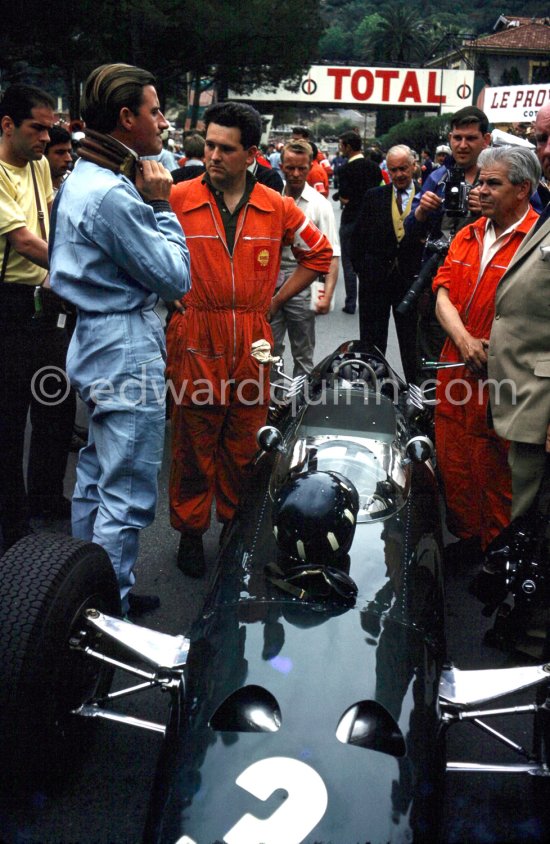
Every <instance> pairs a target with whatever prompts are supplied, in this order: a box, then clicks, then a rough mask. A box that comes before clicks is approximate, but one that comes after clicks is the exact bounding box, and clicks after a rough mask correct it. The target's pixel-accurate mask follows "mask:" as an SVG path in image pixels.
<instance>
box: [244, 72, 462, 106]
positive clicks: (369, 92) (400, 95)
mask: <svg viewBox="0 0 550 844" xmlns="http://www.w3.org/2000/svg"><path fill="white" fill-rule="evenodd" d="M473 88H474V72H473V71H472V70H442V69H433V70H424V69H422V70H421V69H419V68H405V67H352V66H348V67H346V66H344V67H343V66H341V65H338V66H330V65H313V66H312V67H311V68H310V69H309V71H308V73H307V74H306V75H305V76H303V77H302V79H301V82H300V86H299V88H298V91H289V90H288V89H287V88H279V89H278V90H277V91H265V90H263V89H261V90H257V91H254V92H252V93H251V94H249V95H246V96H241V95H238V94H235V93H233V92H230V97H231V99H239V100H247V99H248V100H254V101H256V102H261V101H271V102H274V101H279V102H281V101H287V102H302V103H311V104H314V103H331V104H334V105H342V106H354V105H372V106H379V105H392V106H403V107H404V108H412V107H414V106H421V107H426V108H438V109H439V110H440V111H441V112H451V111H457V110H458V109H459V108H462V107H463V106H466V105H471V103H472V94H473Z"/></svg>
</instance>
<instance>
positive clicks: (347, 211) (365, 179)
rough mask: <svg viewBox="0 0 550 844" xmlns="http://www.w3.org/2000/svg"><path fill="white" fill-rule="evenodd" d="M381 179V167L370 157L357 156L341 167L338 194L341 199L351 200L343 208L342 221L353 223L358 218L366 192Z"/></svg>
mask: <svg viewBox="0 0 550 844" xmlns="http://www.w3.org/2000/svg"><path fill="white" fill-rule="evenodd" d="M381 181H382V171H381V170H380V167H379V166H378V164H375V163H374V161H370V160H369V159H368V158H355V159H354V160H353V161H348V163H347V164H344V166H343V167H341V168H340V170H339V171H338V194H339V197H340V198H341V199H347V200H349V201H348V202H346V204H345V205H344V207H343V210H342V216H341V218H340V219H341V222H342V223H352V222H353V221H354V220H355V219H356V218H357V215H358V213H359V210H360V208H361V202H362V201H363V197H364V195H365V193H366V192H367V191H368V190H370V188H375V187H376V186H377V185H379V184H380V182H381Z"/></svg>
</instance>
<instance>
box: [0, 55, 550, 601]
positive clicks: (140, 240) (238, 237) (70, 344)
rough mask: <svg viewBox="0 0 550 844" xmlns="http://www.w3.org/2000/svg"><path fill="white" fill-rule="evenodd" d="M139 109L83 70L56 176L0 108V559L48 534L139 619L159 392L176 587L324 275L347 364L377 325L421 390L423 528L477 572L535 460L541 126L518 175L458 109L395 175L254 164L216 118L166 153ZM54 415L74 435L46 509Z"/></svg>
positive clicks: (300, 130) (125, 93)
mask: <svg viewBox="0 0 550 844" xmlns="http://www.w3.org/2000/svg"><path fill="white" fill-rule="evenodd" d="M155 85H156V82H155V80H154V78H153V77H152V76H151V74H149V73H147V72H146V71H143V70H141V69H139V68H135V67H132V66H130V65H124V64H114V65H104V66H101V67H100V68H97V69H96V70H95V71H93V73H92V74H91V75H90V77H89V78H88V80H87V82H86V84H85V86H84V89H83V97H82V118H83V119H84V121H85V129H84V136H83V137H82V138H81V139H80V143H79V148H78V154H77V155H75V151H74V149H73V145H72V143H71V136H70V134H69V133H68V132H67V131H66V129H64V128H63V127H61V126H59V125H58V124H56V118H55V110H54V102H53V100H52V98H51V97H50V96H49V95H48V94H47V93H46V92H44V91H42V90H40V89H38V88H35V87H32V86H27V85H19V84H17V85H12V86H11V87H10V88H8V89H7V91H6V92H5V94H4V96H3V99H2V101H1V103H0V128H1V135H0V263H1V278H0V327H1V329H2V330H1V331H0V343H1V344H2V360H3V374H2V379H1V382H0V384H1V386H0V440H1V443H2V449H1V453H0V454H1V456H0V477H1V489H0V526H1V531H2V547H3V549H4V550H6V549H7V548H9V547H10V546H11V545H12V544H13V543H15V542H16V541H17V540H18V539H20V538H21V537H23V536H24V535H25V534H26V533H28V532H29V531H30V530H31V521H30V520H31V518H42V519H66V518H68V517H69V515H71V518H72V533H73V536H75V537H78V538H81V539H84V540H93V541H94V542H97V543H98V544H100V545H101V546H102V547H103V548H105V550H106V551H107V553H108V554H109V556H110V559H111V561H112V563H113V566H114V569H115V572H116V574H117V577H118V581H119V586H120V594H121V602H122V609H123V612H125V613H127V614H130V615H131V614H132V613H133V614H135V615H137V614H139V613H140V612H143V611H146V610H148V609H152V608H154V606H155V605H156V603H155V598H154V596H143V595H139V594H137V593H135V592H134V591H133V586H134V582H135V576H134V566H135V562H136V559H137V556H138V537H139V531H140V530H141V529H142V528H143V527H144V526H146V525H147V524H149V523H150V522H151V520H152V519H153V518H154V515H155V507H156V500H157V476H158V470H159V466H160V463H161V459H162V449H163V440H164V429H165V416H166V410H165V406H164V401H162V400H159V397H163V398H165V395H166V391H165V376H166V375H168V377H169V383H170V384H171V386H172V388H173V390H174V395H175V397H176V400H174V401H173V402H172V406H171V422H172V466H171V475H170V514H171V523H172V526H173V527H174V528H175V529H176V530H177V531H178V532H179V534H180V542H179V549H178V558H177V565H178V567H179V568H180V569H181V571H182V572H183V573H184V574H186V575H190V576H194V577H200V576H201V575H202V574H203V572H204V569H205V562H204V551H203V544H202V537H203V534H204V532H205V531H206V530H207V529H208V526H209V523H210V514H211V510H212V505H213V504H214V503H215V510H216V516H217V519H218V520H219V522H221V524H222V529H224V528H225V526H226V525H227V524H229V523H230V521H231V519H232V517H233V514H234V512H235V509H236V507H237V506H238V501H239V495H240V490H241V488H242V484H243V480H244V478H245V477H246V473H247V471H248V469H249V466H250V463H251V461H252V458H253V455H254V452H255V448H256V446H255V434H256V431H257V430H258V428H259V427H261V425H262V424H264V422H265V419H266V414H267V404H268V399H269V371H270V362H271V361H272V360H273V356H274V355H275V356H276V355H281V354H282V352H283V350H284V340H285V335H286V332H288V335H289V339H290V344H291V350H292V355H293V359H294V372H293V375H294V376H298V375H307V374H308V373H309V372H310V371H311V369H312V367H313V355H314V344H315V316H316V314H327V313H328V312H329V311H330V309H331V306H332V305H333V296H334V290H335V286H336V282H337V278H338V272H339V258H340V256H341V264H342V275H343V283H344V286H345V301H344V307H343V310H344V312H345V314H347V315H349V316H352V315H354V314H355V313H356V309H357V304H359V318H358V328H359V334H360V338H361V342H362V343H364V344H374V345H376V346H377V347H378V348H379V349H380V350H381V351H382V352H385V350H386V345H387V337H388V327H389V322H390V315H391V314H393V317H394V319H395V325H396V329H397V336H398V341H399V349H400V354H401V362H402V366H403V370H404V373H405V377H406V380H407V381H409V382H413V381H416V382H417V383H419V384H421V383H422V382H423V381H424V380H425V378H426V374H427V370H426V367H428V369H429V370H431V373H432V374H435V375H436V379H437V382H438V383H437V392H436V398H437V410H436V415H435V436H436V448H437V455H438V466H439V473H440V476H441V481H442V490H443V493H444V496H445V500H446V504H447V513H448V527H449V529H450V530H451V531H452V532H453V533H454V535H455V536H456V537H457V539H458V543H457V546H456V547H457V548H458V549H460V550H459V553H464V554H466V553H467V554H470V555H471V556H472V557H475V558H478V557H480V555H482V553H483V551H484V549H485V548H486V546H487V545H488V543H489V542H490V541H491V540H492V539H493V538H494V537H495V536H496V535H497V534H498V533H499V532H500V531H501V530H502V529H503V528H504V527H505V526H506V525H507V524H508V523H509V522H510V519H511V518H512V516H514V517H515V516H517V515H520V514H523V513H525V512H527V511H528V510H529V507H531V506H533V503H534V502H535V501H536V500H537V497H538V496H539V488H540V487H541V485H542V484H543V482H544V478H545V468H546V465H547V462H548V452H549V451H550V390H548V389H546V387H547V386H548V381H547V380H546V379H548V378H549V377H550V368H549V361H550V346H549V343H548V336H549V334H548V331H547V326H546V324H545V322H544V320H545V316H546V315H547V314H548V307H549V305H550V301H549V297H550V292H549V291H550V286H549V285H548V267H549V266H550V221H549V220H548V214H549V209H550V204H549V200H550V189H549V181H550V141H549V134H548V133H549V128H550V107H548V106H546V107H543V108H542V109H541V110H540V111H539V113H538V115H537V118H536V120H535V124H534V131H535V134H534V138H535V142H536V150H535V151H532V150H531V149H526V148H524V147H513V146H505V147H500V148H498V147H497V148H491V147H490V143H491V136H490V134H489V126H488V121H487V118H486V116H485V114H484V113H483V112H482V111H480V110H479V109H477V108H476V107H474V106H467V107H465V108H463V109H461V110H460V111H459V112H457V113H456V114H454V115H453V117H452V119H451V128H450V132H449V135H448V138H447V139H445V142H442V143H441V144H439V145H438V146H437V147H436V148H435V149H433V150H430V149H427V148H426V149H422V150H421V151H420V155H418V154H417V153H416V152H415V151H414V150H412V149H410V148H409V147H408V146H405V145H402V144H400V145H396V146H393V147H392V148H391V149H389V150H388V151H387V154H384V153H383V152H382V150H380V149H379V148H375V147H371V148H369V149H365V150H363V143H362V139H361V137H360V135H359V134H358V133H357V132H356V131H353V130H350V131H348V132H344V133H343V134H342V135H341V137H340V139H339V147H338V154H336V155H333V156H332V157H329V156H327V155H325V154H324V153H323V152H321V151H320V150H319V149H318V147H317V146H316V144H315V143H314V141H313V139H312V137H311V132H310V130H309V129H308V128H307V127H304V126H297V127H295V128H294V129H293V132H292V137H291V138H290V139H289V140H288V141H287V142H286V143H284V142H282V141H281V142H273V143H271V144H270V145H269V147H268V148H267V149H266V150H264V151H263V153H262V151H261V150H260V136H261V132H262V123H261V119H260V116H259V114H258V112H257V111H256V110H255V109H253V108H252V107H250V106H247V105H241V104H236V103H220V104H216V105H213V106H211V107H210V108H209V109H208V110H207V112H206V113H205V117H204V124H205V129H204V131H203V132H198V131H196V130H192V131H190V132H187V133H186V134H185V137H184V138H183V148H182V149H181V150H176V149H172V150H168V149H165V148H164V147H163V143H162V137H163V134H164V133H165V131H166V129H167V127H168V123H167V121H166V120H165V118H164V116H163V114H162V112H161V110H160V105H159V101H158V96H157V91H156V87H155ZM535 152H536V154H535ZM75 158H77V162H76V165H75V166H74V169H73V163H74V160H75ZM71 170H72V172H70V171H71ZM331 179H332V185H333V190H334V193H333V195H332V199H333V202H332V203H331V201H330V198H329V196H330V180H331ZM453 188H456V190H455V194H456V193H457V191H458V194H459V197H458V200H457V197H456V196H454V195H453ZM56 195H57V196H56ZM54 196H56V199H55V204H53V201H54ZM338 205H339V206H340V209H341V217H340V227H339V231H338V228H337V225H336V217H335V213H334V211H335V208H337V207H338ZM541 212H542V213H541ZM539 214H540V216H539ZM434 244H435V246H434ZM419 275H420V278H421V279H422V278H425V281H426V284H425V287H424V289H423V290H420V288H418V289H419V290H420V293H419V295H418V297H417V298H416V294H415V298H414V299H411V302H412V305H411V306H410V307H408V308H407V309H406V310H405V311H403V310H402V309H401V307H400V305H401V303H402V300H403V297H404V296H405V295H406V294H407V293H408V291H410V288H411V285H413V282H415V279H416V278H417V277H418V276H419ZM314 281H316V282H319V281H320V282H321V287H320V289H321V291H322V293H321V294H320V297H321V298H318V299H317V300H315V301H313V302H312V296H311V290H310V287H311V285H312V283H313V282H314ZM159 298H160V299H162V300H164V301H165V302H166V303H167V306H168V312H169V322H168V328H167V339H166V341H165V336H164V331H163V326H162V324H161V322H160V320H159V318H158V316H157V314H156V312H155V310H154V308H155V305H156V303H157V301H158V299H159ZM350 326H351V322H350ZM350 331H351V333H352V334H353V333H354V331H353V328H351V327H350ZM426 361H428V363H426ZM165 364H167V367H165ZM45 367H53V368H54V369H55V371H56V372H65V371H66V373H67V376H68V379H69V381H70V386H69V385H68V386H67V390H66V391H65V392H64V393H63V395H62V399H61V400H60V401H58V402H47V401H44V400H43V396H41V395H38V394H37V380H36V373H37V372H41V371H43V369H44V368H45ZM165 368H166V372H165ZM488 375H489V376H491V379H490V382H488V381H487V378H488ZM199 383H200V384H201V385H203V386H204V389H206V392H207V394H208V395H207V396H206V398H205V394H204V390H201V391H199V390H198V389H197V385H198V384H199ZM137 384H139V390H138V389H137V387H136V386H135V385H137ZM503 384H504V385H505V386H504V387H502V385H503ZM101 385H103V386H101ZM129 385H132V386H129ZM495 385H496V386H495ZM510 385H511V386H510ZM44 389H45V388H44ZM75 391H76V392H75ZM129 392H130V393H131V394H132V395H131V396H130V399H129V395H128V393H129ZM76 393H78V394H79V396H80V398H81V401H82V402H83V404H84V405H85V407H86V408H87V412H88V419H87V433H86V437H87V439H86V442H85V443H82V446H83V447H82V448H81V450H80V452H79V457H78V464H77V470H76V486H75V490H74V494H73V498H72V503H71V502H69V501H68V500H67V499H66V498H65V497H64V495H63V481H64V476H65V471H66V465H67V457H68V452H69V450H70V448H71V437H72V436H74V431H73V425H74V421H75V406H76V398H75V397H76ZM134 393H135V394H134ZM138 393H139V394H138ZM199 393H200V395H199ZM512 393H513V395H512ZM174 395H173V398H174ZM29 410H30V422H31V441H30V452H29V459H28V468H27V473H26V478H24V476H23V447H24V436H25V429H26V422H27V414H28V412H29Z"/></svg>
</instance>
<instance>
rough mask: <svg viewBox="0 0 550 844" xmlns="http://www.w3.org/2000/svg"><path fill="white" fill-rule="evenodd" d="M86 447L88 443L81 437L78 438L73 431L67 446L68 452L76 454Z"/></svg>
mask: <svg viewBox="0 0 550 844" xmlns="http://www.w3.org/2000/svg"><path fill="white" fill-rule="evenodd" d="M86 445H88V441H87V440H85V439H84V438H83V437H80V436H79V435H78V434H77V433H75V431H73V433H72V436H71V442H70V445H69V451H72V452H78V451H80V449H81V448H84V446H86Z"/></svg>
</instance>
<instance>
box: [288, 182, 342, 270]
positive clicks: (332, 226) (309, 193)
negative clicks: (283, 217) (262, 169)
mask: <svg viewBox="0 0 550 844" xmlns="http://www.w3.org/2000/svg"><path fill="white" fill-rule="evenodd" d="M285 189H286V188H285ZM283 195H286V194H283ZM294 201H295V202H296V205H297V206H298V208H301V209H302V211H303V212H304V214H305V215H306V217H309V219H310V220H311V221H312V222H313V223H315V225H316V226H317V228H318V229H319V231H321V232H323V234H325V235H326V236H327V238H328V240H329V243H330V245H331V246H332V254H333V257H335V258H339V257H340V238H339V236H338V227H337V226H336V220H335V218H334V210H333V208H332V205H331V204H330V202H329V201H328V199H326V198H325V197H324V196H323V195H322V194H320V193H319V191H316V190H315V188H312V187H311V185H308V183H307V182H306V183H305V185H304V189H303V191H302V193H301V195H300V196H299V197H298V199H295V200H294ZM294 269H296V258H295V257H294V255H293V254H292V250H291V248H290V246H285V247H284V249H283V251H282V255H281V270H284V271H285V272H286V273H288V272H289V271H292V270H294Z"/></svg>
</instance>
